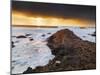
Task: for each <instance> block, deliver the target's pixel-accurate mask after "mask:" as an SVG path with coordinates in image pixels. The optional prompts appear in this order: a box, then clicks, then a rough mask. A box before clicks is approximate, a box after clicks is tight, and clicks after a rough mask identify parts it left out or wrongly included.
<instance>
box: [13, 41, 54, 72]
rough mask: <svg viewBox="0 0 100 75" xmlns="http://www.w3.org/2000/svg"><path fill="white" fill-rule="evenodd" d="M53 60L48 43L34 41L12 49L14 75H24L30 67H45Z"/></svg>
mask: <svg viewBox="0 0 100 75" xmlns="http://www.w3.org/2000/svg"><path fill="white" fill-rule="evenodd" d="M53 58H54V55H52V53H51V50H50V49H49V47H48V46H47V45H46V42H41V41H34V42H30V43H23V44H22V45H21V44H20V45H17V46H16V47H15V48H13V49H12V62H13V63H12V67H13V69H12V74H17V73H23V72H24V71H25V70H26V69H27V68H28V67H32V68H33V69H35V68H36V67H37V66H45V65H47V64H48V63H49V60H52V59H53Z"/></svg>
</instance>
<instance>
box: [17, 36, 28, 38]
mask: <svg viewBox="0 0 100 75" xmlns="http://www.w3.org/2000/svg"><path fill="white" fill-rule="evenodd" d="M16 38H27V37H26V36H24V35H19V36H16Z"/></svg>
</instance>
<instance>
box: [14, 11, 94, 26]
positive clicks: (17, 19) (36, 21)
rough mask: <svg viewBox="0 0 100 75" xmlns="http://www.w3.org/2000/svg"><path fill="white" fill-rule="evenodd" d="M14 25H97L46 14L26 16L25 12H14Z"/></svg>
mask: <svg viewBox="0 0 100 75" xmlns="http://www.w3.org/2000/svg"><path fill="white" fill-rule="evenodd" d="M12 25H33V26H34V25H35V26H80V27H87V26H95V23H94V22H91V21H87V20H82V19H75V18H68V19H65V18H57V17H44V16H36V15H35V16H31V17H30V16H26V15H25V14H23V13H19V12H16V13H15V12H12Z"/></svg>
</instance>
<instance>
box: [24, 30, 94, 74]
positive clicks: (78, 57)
mask: <svg viewBox="0 0 100 75" xmlns="http://www.w3.org/2000/svg"><path fill="white" fill-rule="evenodd" d="M47 41H48V44H47V45H48V46H49V47H50V48H51V51H52V53H53V54H54V55H55V58H54V59H53V60H51V61H50V62H49V63H48V65H46V66H41V67H37V68H36V69H34V70H32V69H30V71H31V72H32V73H41V72H56V71H73V70H88V69H95V68H96V44H95V43H93V42H89V41H84V40H82V39H80V38H79V37H77V36H76V35H75V34H74V33H73V32H72V31H70V30H68V29H63V30H60V31H58V32H56V33H54V34H53V35H52V36H50V37H49V38H48V39H47ZM25 73H28V72H25Z"/></svg>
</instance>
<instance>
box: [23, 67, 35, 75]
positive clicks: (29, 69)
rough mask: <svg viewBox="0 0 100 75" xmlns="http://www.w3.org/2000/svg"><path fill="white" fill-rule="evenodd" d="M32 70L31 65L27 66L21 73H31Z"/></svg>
mask: <svg viewBox="0 0 100 75" xmlns="http://www.w3.org/2000/svg"><path fill="white" fill-rule="evenodd" d="M32 72H33V70H32V68H31V67H28V68H27V70H26V71H24V72H23V74H28V73H32Z"/></svg>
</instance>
